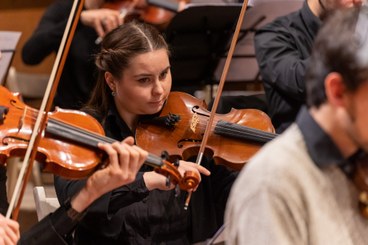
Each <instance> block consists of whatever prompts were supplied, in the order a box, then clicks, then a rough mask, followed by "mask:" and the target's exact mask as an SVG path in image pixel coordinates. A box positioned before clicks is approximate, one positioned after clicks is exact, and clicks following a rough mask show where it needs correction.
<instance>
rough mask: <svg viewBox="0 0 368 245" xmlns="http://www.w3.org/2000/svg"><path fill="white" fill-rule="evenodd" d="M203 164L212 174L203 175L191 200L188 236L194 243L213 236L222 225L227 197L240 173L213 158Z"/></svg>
mask: <svg viewBox="0 0 368 245" xmlns="http://www.w3.org/2000/svg"><path fill="white" fill-rule="evenodd" d="M202 165H203V166H204V167H206V168H207V169H209V170H210V171H211V175H210V176H202V181H201V183H200V184H199V186H198V188H197V191H196V192H194V193H193V196H192V199H191V202H190V218H189V224H190V226H189V229H188V237H189V239H190V241H191V242H192V243H196V242H200V241H204V240H206V239H208V238H210V237H212V236H213V235H214V234H215V232H216V231H217V230H218V229H219V228H220V227H221V226H222V224H223V222H224V212H225V207H226V203H227V198H228V196H229V193H230V190H231V187H232V185H233V183H234V181H235V179H236V177H237V175H238V171H233V170H229V169H228V168H227V167H225V166H222V165H216V164H215V163H214V162H213V160H209V161H206V162H205V163H202Z"/></svg>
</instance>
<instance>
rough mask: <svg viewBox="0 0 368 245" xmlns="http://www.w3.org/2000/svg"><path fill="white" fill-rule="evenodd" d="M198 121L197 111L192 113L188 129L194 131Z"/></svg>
mask: <svg viewBox="0 0 368 245" xmlns="http://www.w3.org/2000/svg"><path fill="white" fill-rule="evenodd" d="M198 123H199V117H198V114H197V113H194V114H193V116H192V120H191V122H190V129H191V130H192V131H193V133H195V131H196V128H197V125H198Z"/></svg>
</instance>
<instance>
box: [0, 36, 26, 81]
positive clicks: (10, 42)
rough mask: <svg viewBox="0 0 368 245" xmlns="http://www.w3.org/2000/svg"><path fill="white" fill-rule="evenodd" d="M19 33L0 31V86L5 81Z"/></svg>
mask: <svg viewBox="0 0 368 245" xmlns="http://www.w3.org/2000/svg"><path fill="white" fill-rule="evenodd" d="M20 36H21V32H15V31H0V50H1V58H0V85H2V84H3V83H4V81H5V76H6V74H7V73H8V70H9V67H10V63H11V61H12V58H13V55H14V52H15V47H16V46H17V44H18V41H19V38H20Z"/></svg>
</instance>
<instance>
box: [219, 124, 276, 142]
mask: <svg viewBox="0 0 368 245" xmlns="http://www.w3.org/2000/svg"><path fill="white" fill-rule="evenodd" d="M214 132H215V134H218V135H222V136H227V137H232V138H237V139H241V140H251V141H255V142H257V143H261V144H264V143H267V142H269V141H270V140H272V139H274V138H275V137H276V136H277V134H274V133H270V132H266V131H262V130H259V129H255V128H250V127H247V126H243V125H239V124H236V123H230V122H226V121H222V120H220V121H218V122H217V124H216V127H215V130H214Z"/></svg>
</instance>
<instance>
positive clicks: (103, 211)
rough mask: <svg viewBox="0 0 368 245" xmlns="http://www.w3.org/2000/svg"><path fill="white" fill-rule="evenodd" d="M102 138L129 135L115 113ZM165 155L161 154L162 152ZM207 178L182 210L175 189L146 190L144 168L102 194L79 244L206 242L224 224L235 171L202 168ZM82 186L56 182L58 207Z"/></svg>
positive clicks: (79, 233)
mask: <svg viewBox="0 0 368 245" xmlns="http://www.w3.org/2000/svg"><path fill="white" fill-rule="evenodd" d="M103 126H104V129H105V133H106V135H107V136H108V137H111V138H114V139H116V140H119V141H120V140H122V139H123V138H125V137H127V136H129V135H133V133H132V132H131V131H130V130H129V128H128V127H127V125H126V124H125V122H124V121H122V120H121V118H120V116H119V115H118V113H117V111H116V109H115V108H111V109H110V111H109V114H108V117H107V119H106V120H105V123H104V125H103ZM163 150H164V149H163ZM205 167H207V168H209V170H210V171H211V173H212V174H211V177H204V176H202V182H201V183H200V185H199V187H198V189H197V191H196V192H195V193H193V196H192V199H191V202H190V206H189V210H188V211H185V210H184V208H183V207H184V202H185V198H186V193H185V192H181V193H180V194H179V195H178V196H175V190H171V191H160V190H153V191H148V190H147V188H146V186H145V183H144V180H143V173H144V172H146V171H151V170H152V168H151V167H148V166H143V167H142V168H141V170H140V172H139V173H138V174H137V178H136V180H135V181H134V182H133V183H131V184H129V185H126V186H122V187H120V188H118V189H116V190H114V191H112V192H110V193H107V194H106V195H104V196H103V197H101V198H100V199H99V200H97V201H96V202H95V203H94V204H92V206H91V207H90V208H89V209H88V212H87V214H86V216H85V218H84V219H83V221H82V222H81V223H80V225H79V226H78V227H77V229H76V232H75V241H76V242H77V243H78V244H189V242H197V241H202V240H205V239H206V238H208V237H211V236H212V235H213V234H214V233H215V231H216V230H217V229H218V228H219V227H220V226H221V225H222V223H223V214H224V210H225V205H226V200H227V196H228V194H229V191H230V188H231V185H232V183H233V181H234V180H235V178H236V176H237V172H232V171H228V170H227V169H225V168H224V167H221V166H214V165H213V164H212V163H206V164H205ZM84 182H85V181H70V180H65V179H62V178H60V177H55V188H56V192H57V195H58V198H59V201H60V202H61V203H62V202H64V201H65V199H66V198H67V197H69V196H72V195H74V194H75V193H76V192H77V191H78V190H79V189H80V188H81V186H83V185H84Z"/></svg>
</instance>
